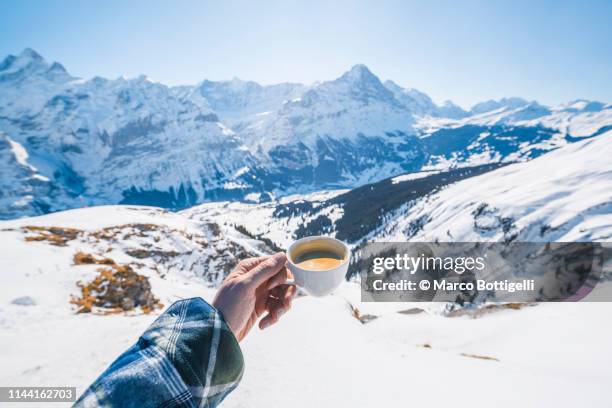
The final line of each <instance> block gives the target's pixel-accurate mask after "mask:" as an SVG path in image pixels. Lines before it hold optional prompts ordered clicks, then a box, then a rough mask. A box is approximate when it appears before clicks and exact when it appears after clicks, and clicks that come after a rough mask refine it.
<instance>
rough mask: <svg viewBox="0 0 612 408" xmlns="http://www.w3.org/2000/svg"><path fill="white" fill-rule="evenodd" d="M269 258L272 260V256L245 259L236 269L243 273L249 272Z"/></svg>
mask: <svg viewBox="0 0 612 408" xmlns="http://www.w3.org/2000/svg"><path fill="white" fill-rule="evenodd" d="M268 258H270V255H266V256H258V257H254V258H247V259H243V260H242V261H240V262H238V265H236V269H237V270H241V271H243V272H248V271H250V270H251V269H253V268H255V267H256V266H257V265H259V264H260V263H262V262H263V261H265V260H266V259H268Z"/></svg>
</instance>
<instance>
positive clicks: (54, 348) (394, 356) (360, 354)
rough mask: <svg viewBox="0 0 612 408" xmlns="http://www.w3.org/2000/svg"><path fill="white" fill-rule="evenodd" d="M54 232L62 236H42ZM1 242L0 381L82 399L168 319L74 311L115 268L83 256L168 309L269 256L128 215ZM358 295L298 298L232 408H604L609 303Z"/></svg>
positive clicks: (185, 225)
mask: <svg viewBox="0 0 612 408" xmlns="http://www.w3.org/2000/svg"><path fill="white" fill-rule="evenodd" d="M475 179H476V178H475ZM311 198H313V199H323V198H325V197H324V196H320V197H311ZM327 198H330V196H328V197H327ZM62 231H64V232H62ZM49 234H55V235H56V236H57V237H58V238H56V239H55V240H53V239H51V240H48V239H40V240H39V239H37V237H39V236H40V235H45V236H51V235H49ZM0 242H2V245H1V246H0V274H1V278H2V282H3V284H2V285H1V286H0V350H2V352H1V357H2V362H3V364H2V365H1V366H0V383H3V384H27V385H29V386H57V384H62V385H67V386H75V387H77V392H78V393H81V392H82V391H83V390H84V389H85V387H87V386H88V385H89V384H90V383H91V382H92V381H93V380H94V379H95V378H96V377H97V376H98V375H99V374H100V373H101V372H102V371H103V370H104V369H105V368H106V367H107V366H108V365H109V364H110V363H111V362H112V361H113V360H114V359H115V358H116V357H117V356H118V355H119V354H120V353H121V352H123V351H125V350H126V349H127V348H128V347H130V346H131V345H132V344H134V343H135V342H136V341H137V339H138V336H139V335H140V334H141V333H142V332H143V331H144V330H145V328H146V327H147V326H148V325H149V324H151V323H152V321H153V320H154V319H155V317H156V316H157V315H158V314H159V313H161V311H162V309H161V308H156V309H154V310H153V311H152V312H151V313H149V314H143V313H140V312H138V311H131V312H127V313H123V312H116V311H115V312H113V313H108V312H107V311H105V310H104V309H103V308H102V309H96V310H94V313H82V314H76V310H77V308H76V307H75V306H73V305H71V304H70V303H69V302H70V298H71V296H74V295H76V294H78V292H79V287H78V286H77V282H78V281H85V282H87V281H89V280H90V279H92V278H93V277H94V276H96V270H97V269H99V268H101V267H107V266H108V265H107V264H103V265H93V264H84V263H76V262H75V254H77V253H79V252H80V253H87V254H91V255H95V259H100V260H101V259H112V260H113V261H116V262H117V263H120V264H122V265H125V264H128V265H132V267H133V268H134V270H136V271H137V272H138V273H139V274H141V275H142V276H146V277H147V278H148V280H149V282H150V284H151V290H152V292H153V294H154V295H155V296H156V297H157V298H158V299H159V300H160V301H161V302H162V303H163V304H164V306H167V305H169V304H170V303H172V302H173V301H175V300H178V299H181V298H188V297H194V296H200V297H203V298H204V299H206V300H208V301H211V300H212V298H213V296H214V288H211V287H210V286H209V285H210V282H217V281H218V278H217V277H216V274H215V271H220V270H224V269H225V268H229V267H231V265H233V263H235V262H236V260H237V258H242V257H245V256H248V254H250V253H258V252H259V251H260V249H263V248H264V247H265V245H263V244H262V243H261V242H258V241H253V240H249V239H248V238H246V237H244V236H243V235H241V234H240V233H238V232H236V231H235V230H233V231H232V230H230V229H228V228H225V227H221V229H218V228H217V227H215V226H214V225H212V224H207V223H202V222H199V221H195V220H193V219H189V218H187V217H185V216H184V215H180V214H173V213H168V212H165V211H163V210H160V209H154V208H147V207H131V206H127V207H125V206H124V207H118V206H108V207H93V208H87V209H79V210H72V211H66V212H60V213H56V214H51V215H46V216H42V217H35V218H27V219H22V220H17V221H9V222H0ZM258 248H259V249H258ZM242 251H245V252H242ZM105 262H106V261H105ZM211 277H213V279H209V278H211ZM359 293H360V292H359V288H358V285H356V284H354V283H350V282H347V283H345V284H343V285H342V286H341V287H340V288H339V289H338V290H337V291H336V292H335V293H334V294H333V295H331V296H328V297H326V298H310V297H308V296H303V297H299V298H297V299H295V300H294V302H293V308H292V310H291V311H290V312H289V313H287V314H286V315H285V316H283V318H282V319H281V321H280V322H279V323H278V324H277V325H275V326H273V327H271V328H270V329H267V330H266V331H259V330H257V329H255V330H253V332H252V333H251V334H250V335H249V336H248V337H247V339H246V340H245V341H243V342H242V343H241V348H242V351H243V354H244V357H245V366H246V370H245V376H244V379H243V381H242V384H241V385H240V386H239V387H238V389H237V390H235V391H234V392H233V393H232V394H231V395H230V396H229V397H228V398H227V400H226V401H224V403H223V406H224V407H229V408H232V407H233V408H246V407H249V408H257V407H265V406H292V407H312V406H322V407H328V406H334V407H345V406H348V407H353V406H354V407H381V406H383V407H405V406H406V405H423V406H426V405H431V404H434V405H441V406H449V405H451V406H452V405H457V403H458V401H461V402H465V401H466V397H465V390H467V389H474V390H477V392H476V393H475V394H474V395H471V396H470V397H469V401H468V402H469V406H471V407H486V406H490V404H491V401H497V402H496V406H500V407H515V406H517V405H520V406H522V407H538V408H539V407H542V406H548V405H554V406H576V405H587V406H589V407H605V406H607V401H608V399H607V398H608V396H607V394H605V393H604V392H603V391H602V390H604V389H605V387H606V385H607V382H608V380H609V375H608V373H609V367H610V365H611V364H612V353H611V351H610V348H609V347H608V344H609V342H610V340H611V338H612V333H611V332H610V326H609V325H606V324H602V322H604V321H607V319H608V317H609V315H610V313H611V312H612V309H611V307H612V306H610V305H612V303H574V304H559V303H552V304H551V303H549V304H540V305H537V306H532V307H528V306H527V307H523V308H520V309H519V310H513V309H506V308H503V307H498V308H492V309H487V313H480V312H479V311H478V310H472V311H470V310H465V311H464V312H465V313H462V314H461V315H462V317H453V316H456V315H457V314H455V313H445V312H444V308H443V305H442V306H441V305H439V304H425V303H418V304H414V303H413V304H403V303H394V304H381V303H376V304H368V303H361V302H360V301H359ZM360 318H361V319H360ZM362 321H367V323H362ZM321 333H324V335H321ZM41 339H44V341H41ZM457 373H460V375H457ZM364 376H365V377H364ZM364 378H367V381H366V383H367V386H364V385H363V384H364ZM440 381H443V382H444V384H445V392H444V393H440ZM508 384H512V389H514V390H520V392H519V391H516V392H508ZM559 387H563V390H564V391H563V393H559V392H557V391H558V389H559ZM500 395H502V396H503V398H501V397H500ZM22 405H23V406H29V405H28V404H27V403H22ZM31 406H34V405H31ZM57 406H68V404H64V405H63V404H57Z"/></svg>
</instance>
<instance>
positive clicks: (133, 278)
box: [70, 263, 163, 314]
mask: <svg viewBox="0 0 612 408" xmlns="http://www.w3.org/2000/svg"><path fill="white" fill-rule="evenodd" d="M77 286H78V287H79V288H80V289H81V296H80V297H77V296H73V297H72V299H71V300H70V303H72V304H73V305H75V306H77V308H78V309H77V313H90V312H93V311H94V307H97V308H102V309H104V310H103V311H102V312H101V314H112V313H120V312H127V311H131V310H134V309H136V308H138V307H140V310H141V311H142V313H145V314H146V313H150V312H151V311H153V310H155V309H157V308H161V307H163V305H162V304H161V303H160V301H159V299H157V298H156V297H155V296H154V295H153V293H152V292H151V284H150V283H149V279H148V278H147V277H146V276H143V275H140V274H138V273H136V272H135V271H134V270H133V269H132V268H131V267H130V266H129V265H119V264H116V263H113V264H110V265H109V267H104V268H99V269H98V275H97V276H96V277H95V278H94V279H93V280H92V281H91V282H89V283H82V282H77Z"/></svg>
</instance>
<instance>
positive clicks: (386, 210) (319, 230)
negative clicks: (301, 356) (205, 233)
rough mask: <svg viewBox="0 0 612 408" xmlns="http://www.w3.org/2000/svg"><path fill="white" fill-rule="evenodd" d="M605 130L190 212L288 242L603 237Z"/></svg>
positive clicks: (609, 137)
mask: <svg viewBox="0 0 612 408" xmlns="http://www.w3.org/2000/svg"><path fill="white" fill-rule="evenodd" d="M610 157H612V132H611V131H608V132H607V133H604V134H602V135H601V136H600V137H597V138H590V139H586V140H582V141H580V142H576V143H573V144H570V145H567V146H565V147H563V148H560V149H558V150H556V151H554V152H551V153H548V154H545V155H542V156H540V157H538V158H536V159H534V160H531V161H528V162H524V163H516V164H510V165H506V166H504V167H501V168H497V169H494V168H490V169H482V168H481V167H475V168H463V169H458V170H454V171H450V172H440V171H430V172H422V173H416V174H414V173H413V174H408V175H406V176H398V177H394V178H391V179H388V180H383V181H381V182H378V183H374V184H370V185H365V186H363V187H361V188H357V189H354V190H351V191H348V192H347V191H336V192H334V193H328V194H325V195H310V196H296V197H287V198H286V199H284V200H279V201H273V202H270V203H265V204H244V203H210V204H204V205H201V206H197V207H194V208H191V209H189V210H186V211H185V214H187V215H188V216H190V217H192V218H195V219H199V220H206V219H214V220H216V221H217V222H221V223H224V224H227V225H230V226H239V227H240V228H241V229H244V230H246V231H248V233H249V234H251V235H253V236H258V237H260V238H267V239H270V240H272V241H273V242H274V243H275V244H276V245H279V246H281V247H286V246H287V245H288V244H289V243H290V242H291V241H292V240H293V239H295V238H299V237H301V236H304V235H317V234H331V235H334V236H336V237H338V238H340V239H343V240H346V241H348V242H351V243H355V244H358V243H360V242H362V241H363V240H365V239H368V240H383V241H384V240H386V241H401V242H403V241H406V240H420V241H434V240H439V241H467V242H471V241H503V240H518V241H526V242H534V241H542V242H545V241H603V242H605V241H607V240H610V239H611V238H612V204H611V203H612V165H611V162H610Z"/></svg>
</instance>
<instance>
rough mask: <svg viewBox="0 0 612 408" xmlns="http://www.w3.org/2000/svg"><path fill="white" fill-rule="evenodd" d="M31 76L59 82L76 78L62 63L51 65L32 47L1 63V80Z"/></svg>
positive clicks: (8, 57) (16, 79) (14, 79)
mask: <svg viewBox="0 0 612 408" xmlns="http://www.w3.org/2000/svg"><path fill="white" fill-rule="evenodd" d="M30 77H43V78H44V79H47V80H50V81H59V82H63V81H68V80H71V79H74V78H72V77H71V76H70V75H69V74H68V72H66V69H65V68H64V67H63V66H62V65H61V64H60V63H58V62H54V63H53V64H51V65H50V64H49V63H48V62H47V61H46V60H45V59H44V58H43V57H42V56H41V55H40V54H39V53H37V52H36V51H34V50H33V49H31V48H26V49H24V50H23V51H22V52H21V54H19V55H18V56H14V55H9V56H7V57H6V58H5V59H4V60H3V61H2V63H0V81H19V80H21V79H26V78H28V79H29V78H30Z"/></svg>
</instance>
